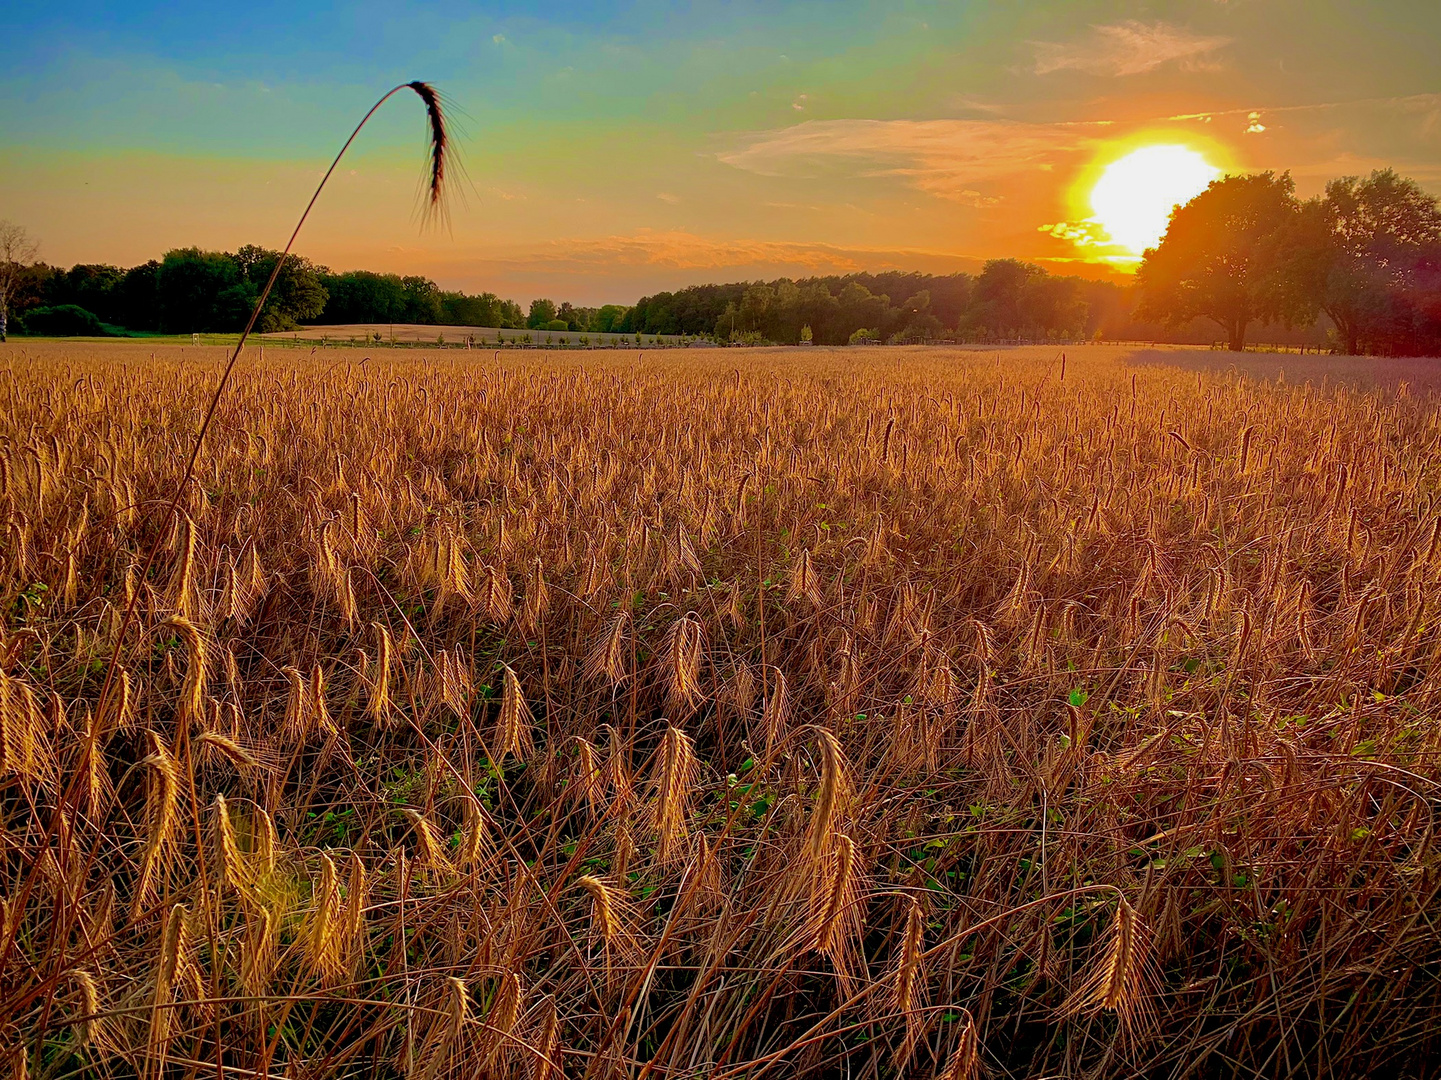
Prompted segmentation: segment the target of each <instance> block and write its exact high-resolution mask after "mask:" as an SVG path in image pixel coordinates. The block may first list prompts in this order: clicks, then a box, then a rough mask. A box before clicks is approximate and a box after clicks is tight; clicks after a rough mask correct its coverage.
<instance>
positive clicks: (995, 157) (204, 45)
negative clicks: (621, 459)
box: [0, 0, 1441, 302]
mask: <svg viewBox="0 0 1441 1080" xmlns="http://www.w3.org/2000/svg"><path fill="white" fill-rule="evenodd" d="M0 39H3V40H5V41H6V43H7V47H6V53H7V67H6V69H5V71H4V73H3V74H0V217H8V218H11V219H14V220H17V221H20V222H21V223H22V224H25V225H26V226H27V228H29V229H30V230H31V232H32V233H34V234H35V235H36V236H37V237H38V238H39V239H40V241H41V244H42V254H43V256H44V257H46V258H48V259H49V260H51V261H54V262H57V263H67V264H68V263H70V262H76V261H110V262H117V263H122V264H124V263H133V262H137V261H141V260H143V259H145V258H149V257H153V256H155V255H158V254H160V253H161V252H163V251H164V250H166V249H167V248H169V247H174V246H180V245H186V244H201V245H204V246H210V247H220V248H225V247H229V248H233V247H235V246H238V245H239V244H242V243H247V242H259V243H268V244H275V243H279V242H282V241H283V235H284V234H285V233H286V232H287V231H288V225H289V223H290V221H291V220H292V219H293V217H294V214H295V213H296V212H297V210H298V208H299V206H301V205H303V203H304V200H305V198H306V197H307V195H308V191H307V189H308V188H309V187H310V186H311V185H313V183H314V181H315V179H316V178H317V177H318V175H319V173H320V172H322V171H323V169H324V167H325V164H326V163H327V161H328V158H329V156H330V155H331V154H332V153H333V152H334V148H336V147H337V146H338V145H339V143H340V142H341V141H342V140H343V138H344V136H345V134H346V133H347V132H348V130H349V128H350V126H352V125H353V123H354V121H355V119H357V118H358V117H359V115H361V114H363V113H364V111H365V109H366V108H368V107H369V105H370V103H371V102H372V101H373V100H374V99H375V98H376V97H377V96H379V94H380V93H381V92H383V91H384V90H385V89H387V88H388V87H389V86H391V85H394V84H395V83H396V82H401V81H406V80H409V79H413V78H423V79H427V80H429V81H432V82H434V83H435V84H437V85H438V86H439V87H440V88H441V89H442V90H443V91H444V92H445V93H446V94H447V95H448V97H449V99H450V100H451V102H452V105H453V109H454V115H455V119H456V121H457V124H458V127H459V129H460V130H461V137H460V138H459V139H458V141H457V144H458V147H459V149H460V151H461V153H462V155H463V159H464V162H465V166H466V172H467V177H468V183H467V184H466V185H465V187H464V190H462V191H460V192H459V194H460V196H461V198H459V199H458V200H457V203H456V206H455V209H454V213H453V215H452V225H451V229H450V230H449V231H441V232H438V233H437V232H430V233H427V232H422V231H419V230H418V229H417V227H416V223H415V219H414V214H413V197H414V193H415V185H416V177H417V175H418V172H419V168H420V147H421V136H422V124H421V116H420V113H419V110H418V109H417V108H416V107H415V103H414V102H413V101H399V100H397V101H395V102H393V103H391V105H389V106H388V107H387V109H386V110H385V112H383V113H382V114H381V115H380V116H379V117H378V118H377V123H376V124H375V125H374V126H373V128H372V129H368V130H367V132H366V133H365V135H364V136H363V137H362V140H361V142H360V144H359V145H358V146H357V148H356V149H357V151H358V153H356V155H355V156H354V158H352V159H350V160H349V161H348V162H347V165H346V168H345V169H344V170H343V171H342V175H341V176H340V177H338V178H337V180H338V183H337V184H336V187H335V190H334V191H327V194H326V198H325V200H324V202H323V203H322V208H321V212H320V213H319V214H318V216H317V218H316V220H315V221H314V222H313V223H312V225H311V226H310V230H309V231H307V233H306V234H303V236H302V240H301V243H300V245H299V246H300V248H301V249H302V251H303V252H304V253H306V254H309V255H311V256H312V257H315V258H317V259H319V260H321V261H324V262H327V263H329V264H331V265H335V266H352V265H355V266H362V265H363V266H371V267H375V268H377V269H395V270H399V271H404V272H422V273H429V274H431V275H432V276H434V277H436V278H437V279H439V280H441V281H442V282H444V283H446V284H447V285H452V286H461V287H466V288H471V289H481V288H490V289H494V290H496V291H499V292H502V293H504V294H507V295H514V296H517V297H518V298H520V299H526V298H528V297H529V296H533V295H536V294H538V293H548V294H552V295H557V296H560V295H564V296H567V297H570V298H572V299H575V300H577V301H581V302H599V301H606V300H619V301H626V300H631V299H634V298H635V296H636V295H639V293H640V292H643V291H650V290H653V289H655V288H660V287H673V286H676V285H680V284H684V283H686V282H689V281H694V280H719V279H735V278H741V277H758V276H774V275H777V274H787V275H791V276H800V275H802V274H805V273H810V272H827V271H832V270H845V269H853V268H857V267H866V268H881V267H885V266H914V267H916V268H919V269H927V270H948V269H968V268H973V267H974V266H975V265H977V264H978V262H979V261H980V260H982V259H984V258H987V257H992V256H997V255H1018V256H1022V257H1027V258H1033V259H1036V260H1039V261H1042V262H1046V263H1047V264H1048V265H1052V266H1053V268H1057V269H1061V268H1071V269H1080V270H1083V271H1086V272H1103V271H1102V268H1103V266H1104V265H1105V264H1104V263H1098V262H1094V261H1092V260H1091V259H1090V253H1089V252H1087V251H1083V250H1080V249H1076V248H1074V247H1073V246H1071V245H1069V244H1067V243H1066V242H1065V241H1063V240H1060V239H1057V238H1056V236H1054V235H1052V234H1051V233H1047V232H1042V231H1041V226H1044V225H1050V224H1053V223H1055V222H1059V221H1062V220H1074V219H1076V218H1077V217H1078V216H1080V217H1084V214H1085V213H1086V209H1085V206H1084V205H1083V204H1084V194H1085V192H1084V190H1083V188H1084V184H1085V178H1086V176H1087V175H1089V173H1090V172H1092V171H1094V170H1095V169H1096V168H1097V167H1098V165H1100V164H1103V163H1104V162H1105V161H1106V160H1107V159H1108V157H1114V156H1115V155H1116V154H1118V153H1120V152H1121V151H1122V150H1124V149H1125V148H1126V147H1128V146H1131V145H1134V144H1135V143H1137V142H1138V141H1139V142H1144V141H1146V140H1148V139H1150V140H1156V139H1165V140H1168V141H1177V140H1179V141H1184V142H1186V143H1187V144H1188V145H1194V146H1196V147H1197V148H1198V149H1200V150H1202V151H1204V152H1205V153H1207V154H1208V155H1210V156H1211V157H1212V159H1213V160H1215V161H1216V162H1217V164H1218V165H1221V166H1223V167H1226V168H1233V169H1257V168H1274V169H1288V168H1289V169H1291V170H1293V171H1294V173H1295V175H1296V176H1297V180H1298V184H1299V185H1300V187H1301V188H1302V190H1303V191H1308V190H1316V189H1318V188H1319V186H1320V185H1321V184H1322V183H1323V182H1324V180H1325V179H1326V178H1327V177H1329V176H1334V175H1338V174H1341V173H1354V172H1363V171H1366V170H1368V169H1370V168H1373V167H1379V166H1382V165H1395V166H1396V167H1397V168H1399V169H1401V170H1402V171H1403V172H1406V173H1408V174H1409V175H1413V176H1415V177H1417V178H1418V179H1419V180H1421V181H1422V182H1423V183H1426V184H1428V185H1430V186H1431V187H1432V188H1433V189H1435V188H1436V187H1437V185H1438V184H1441V120H1438V115H1441V98H1438V91H1441V85H1438V82H1441V80H1438V78H1437V76H1436V71H1437V68H1436V64H1435V60H1434V57H1435V55H1436V52H1437V48H1438V46H1441V5H1420V4H1407V3H1399V2H1395V0H1390V2H1382V3H1369V4H1362V3H1336V2H1325V0H1322V2H1317V3H1302V2H1299V0H1229V2H1218V0H1190V2H1182V0H1174V2H1168V3H1124V2H1120V0H1107V2H1076V3H1055V2H1052V3H1036V4H1027V5H998V4H983V3H964V2H963V3H944V4H942V3H898V4H863V3H847V2H836V3H815V2H812V3H788V2H783V0H782V2H772V3H715V2H713V3H705V4H701V3H695V4H667V3H654V2H652V3H620V2H613V3H601V2H591V3H572V4H549V5H531V4H519V3H486V4H463V3H438V4H434V3H433V4H417V3H398V2H391V3H386V4H379V3H364V4H328V5H302V4H280V3H273V2H269V0H261V2H252V3H247V4H244V5H217V4H205V3H201V4H187V5H183V6H182V5H164V6H162V5H155V4H146V3H135V4H126V5H119V4H98V3H79V4H39V3H33V2H30V0H24V2H20V3H16V2H14V0H12V2H11V3H10V4H8V5H6V6H5V8H4V9H3V11H0ZM1252 112H1256V113H1257V114H1258V117H1259V120H1254V121H1253V120H1252V118H1251V117H1250V114H1251V113H1252ZM1178 116H1189V117H1193V118H1192V119H1187V120H1176V119H1173V118H1174V117H1178ZM1257 127H1260V128H1263V129H1264V130H1261V131H1257V130H1254V129H1255V128H1257ZM1076 259H1080V260H1082V261H1081V262H1074V261H1072V260H1076ZM1048 260H1050V261H1049V262H1048Z"/></svg>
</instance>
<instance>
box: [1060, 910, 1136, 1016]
mask: <svg viewBox="0 0 1441 1080" xmlns="http://www.w3.org/2000/svg"><path fill="white" fill-rule="evenodd" d="M1153 965H1154V961H1153V960H1152V958H1151V933H1150V929H1149V928H1148V927H1147V926H1146V925H1145V923H1143V922H1142V921H1141V917H1140V915H1138V914H1137V913H1136V909H1135V908H1133V907H1132V906H1131V905H1130V903H1129V902H1128V901H1127V900H1126V898H1125V897H1124V896H1119V897H1117V903H1116V914H1115V917H1114V918H1113V919H1112V920H1111V925H1110V927H1109V929H1108V930H1107V935H1106V947H1105V950H1104V951H1103V952H1102V954H1101V956H1100V958H1099V960H1098V961H1097V962H1096V964H1095V965H1094V966H1093V967H1092V968H1091V970H1090V971H1089V972H1088V973H1087V974H1086V975H1084V976H1083V977H1082V979H1081V981H1080V983H1079V984H1078V985H1077V986H1076V988H1075V989H1074V990H1072V991H1071V993H1070V995H1069V996H1068V997H1067V998H1066V1000H1065V1002H1064V1003H1063V1004H1062V1006H1061V1015H1062V1016H1076V1015H1083V1014H1089V1013H1093V1012H1097V1011H1100V1010H1105V1011H1107V1012H1112V1013H1115V1014H1116V1018H1117V1019H1118V1020H1119V1021H1120V1023H1121V1026H1122V1028H1123V1029H1125V1030H1126V1031H1128V1032H1130V1033H1133V1034H1134V1033H1135V1031H1136V1029H1137V1026H1138V1024H1139V1023H1140V1021H1142V1020H1143V1019H1145V1018H1146V1017H1147V1016H1148V1015H1149V1013H1150V1012H1151V1011H1152V1010H1153V1008H1154V1004H1153V1000H1152V999H1153V996H1154V993H1155V984H1156V976H1155V973H1154V967H1153Z"/></svg>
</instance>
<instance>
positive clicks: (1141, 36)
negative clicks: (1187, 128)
mask: <svg viewBox="0 0 1441 1080" xmlns="http://www.w3.org/2000/svg"><path fill="white" fill-rule="evenodd" d="M1230 43H1231V39H1230V38H1226V37H1215V36H1211V37H1207V36H1204V35H1201V34H1195V33H1192V32H1191V31H1190V30H1186V29H1184V28H1183V27H1179V26H1171V25H1170V24H1168V23H1163V22H1156V23H1143V22H1139V21H1137V20H1135V19H1127V20H1125V21H1124V22H1119V23H1116V24H1114V25H1112V26H1093V27H1091V32H1090V33H1089V34H1087V35H1086V36H1085V37H1083V38H1080V39H1078V40H1076V41H1069V42H1052V41H1036V42H1032V45H1033V46H1034V47H1035V50H1036V66H1035V71H1036V74H1037V75H1049V74H1050V73H1051V72H1053V71H1084V72H1086V73H1088V74H1091V75H1141V74H1144V73H1145V72H1148V71H1154V70H1155V69H1156V68H1159V67H1162V66H1164V65H1166V64H1171V63H1178V64H1180V65H1181V66H1182V67H1185V68H1190V69H1197V68H1207V67H1214V66H1216V60H1215V57H1214V54H1215V53H1216V52H1217V51H1219V50H1220V49H1223V48H1225V47H1226V46H1227V45H1229V44H1230Z"/></svg>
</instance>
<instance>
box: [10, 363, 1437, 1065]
mask: <svg viewBox="0 0 1441 1080" xmlns="http://www.w3.org/2000/svg"><path fill="white" fill-rule="evenodd" d="M1065 353H1066V357H1065V360H1064V362H1063V361H1062V350H1061V349H1060V348H1054V349H1053V348H1031V349H1010V350H1002V351H997V350H985V351H969V350H964V349H942V348H918V349H897V348H886V349H861V348H852V349H835V350H830V349H822V348H815V349H808V350H684V351H681V350H676V351H646V352H644V353H642V354H640V355H637V352H636V351H635V350H630V351H626V352H615V353H608V352H591V353H577V352H570V353H563V352H551V353H547V352H542V351H530V352H502V353H500V354H499V355H498V356H493V355H492V354H491V353H489V352H488V351H487V352H476V351H464V350H459V351H457V350H448V351H439V350H436V351H423V350H418V349H409V350H399V351H396V352H390V351H388V350H385V349H376V350H374V351H373V352H367V351H366V350H363V349H355V348H350V349H317V350H314V351H309V352H307V351H298V350H294V349H286V350H280V349H272V350H267V351H266V355H265V357H264V358H263V359H261V358H260V356H259V351H258V350H257V349H247V351H246V353H245V355H244V356H243V357H242V359H241V361H240V363H239V365H238V367H237V369H236V372H235V376H234V379H233V382H232V383H231V385H230V386H229V388H228V389H227V391H226V393H225V396H224V397H223V399H222V400H221V402H220V404H219V408H218V411H217V413H216V417H215V422H214V425H213V427H212V428H211V431H210V434H209V436H208V438H207V440H206V442H205V444H204V446H203V448H202V450H201V452H200V456H199V459H198V462H197V467H196V473H195V481H194V482H193V483H192V484H191V486H190V487H189V488H188V489H187V490H186V491H185V492H184V495H183V497H182V499H181V501H180V505H181V508H182V510H183V513H182V514H181V515H180V516H178V517H177V518H175V519H174V520H167V518H166V516H165V513H164V511H165V508H166V506H167V505H168V501H169V499H170V498H171V497H172V496H173V495H174V493H175V490H176V485H177V483H178V481H179V479H180V478H181V476H182V475H183V473H184V471H185V467H186V462H187V460H188V457H189V454H190V452H191V447H192V444H193V439H194V434H195V432H196V430H197V428H198V427H199V424H200V419H201V416H202V414H203V411H204V408H205V406H206V404H207V403H208V399H209V394H210V393H211V392H212V390H213V388H214V386H215V380H216V378H217V377H218V374H219V371H220V369H221V368H222V367H223V363H224V359H225V353H224V350H223V349H220V348H194V347H186V348H179V347H175V346H169V345H160V346H156V345H152V344H147V343H143V342H141V343H118V342H117V343H114V344H102V343H85V344H73V343H72V344H65V343H61V342H50V343H28V344H27V343H24V342H17V343H12V344H10V345H9V346H4V347H0V403H3V409H0V537H3V539H0V601H3V607H0V611H3V623H0V630H3V636H0V811H3V818H0V843H3V846H4V849H3V856H0V1020H3V1023H4V1027H3V1039H0V1045H3V1046H4V1047H6V1053H8V1054H9V1055H10V1057H11V1060H10V1067H11V1068H12V1069H13V1070H15V1071H16V1074H17V1075H28V1076H30V1077H43V1078H47V1080H49V1078H59V1077H70V1076H80V1075H85V1076H117V1077H131V1076H138V1077H146V1078H159V1077H162V1076H169V1077H181V1076H183V1077H195V1076H212V1075H216V1076H218V1075H220V1074H221V1073H223V1074H224V1075H226V1076H231V1077H244V1078H251V1077H259V1076H276V1077H279V1076H285V1077H292V1078H296V1080H299V1078H309V1077H316V1078H318V1077H332V1076H367V1077H405V1078H407V1080H439V1078H441V1077H450V1076H455V1077H462V1076H463V1077H468V1078H469V1077H482V1078H483V1077H497V1078H500V1077H520V1076H527V1077H534V1078H537V1080H539V1078H543V1077H552V1078H558V1077H561V1076H569V1077H581V1076H585V1077H594V1078H601V1077H604V1078H620V1077H627V1078H631V1080H642V1078H653V1080H663V1078H677V1077H695V1078H701V1077H705V1078H724V1080H741V1078H745V1080H758V1078H760V1077H774V1078H782V1077H790V1078H821V1077H841V1076H844V1077H849V1078H856V1080H863V1078H871V1080H886V1078H893V1077H894V1078H899V1077H911V1076H915V1077H931V1076H944V1077H947V1078H950V1080H960V1078H973V1077H979V1076H991V1077H1023V1076H1029V1077H1039V1076H1068V1077H1081V1076H1106V1077H1110V1076H1137V1077H1140V1076H1146V1077H1155V1076H1189V1077H1248V1076H1268V1077H1269V1076H1298V1077H1299V1076H1320V1075H1330V1076H1350V1075H1361V1074H1364V1073H1367V1072H1368V1071H1369V1072H1374V1073H1377V1074H1387V1075H1399V1076H1415V1077H1420V1076H1424V1075H1428V1074H1430V1073H1431V1071H1432V1069H1433V1068H1434V1065H1435V1062H1436V1060H1437V1057H1438V1054H1441V1039H1438V1035H1441V985H1438V976H1441V936H1438V933H1437V928H1436V921H1437V919H1438V917H1441V900H1438V889H1441V856H1438V852H1437V849H1436V823H1435V811H1436V808H1437V805H1438V781H1441V768H1438V751H1441V726H1438V723H1437V720H1436V710H1437V708H1438V706H1441V590H1438V588H1437V583H1438V577H1441V501H1438V498H1437V490H1438V482H1441V456H1438V453H1437V450H1438V446H1441V413H1438V410H1437V407H1436V402H1435V399H1434V398H1433V397H1432V396H1431V393H1432V391H1431V385H1432V384H1434V383H1435V382H1436V377H1435V376H1433V375H1431V374H1430V367H1429V366H1428V364H1427V363H1425V362H1413V363H1407V364H1404V365H1403V364H1400V363H1399V362H1398V363H1395V364H1392V365H1391V366H1389V367H1386V366H1384V365H1385V364H1387V362H1384V361H1363V360H1354V359H1353V360H1345V361H1342V360H1332V359H1330V358H1314V357H1306V358H1302V357H1290V356H1276V357H1256V358H1252V357H1241V356H1238V355H1235V354H1220V353H1209V352H1196V351H1162V352H1140V351H1136V350H1128V349H1122V348H1114V347H1102V346H1084V347H1076V348H1068V349H1066V350H1065ZM1378 364H1380V365H1383V366H1381V367H1378V366H1377V365H1378ZM157 542H158V544H159V555H158V557H157V559H156V560H155V563H154V566H153V569H152V571H151V573H150V574H149V576H148V577H145V576H142V574H141V573H140V570H139V568H140V566H141V564H142V563H143V560H144V558H145V555H146V553H147V551H148V550H149V549H150V547H151V545H152V544H154V543H157ZM132 605H133V610H134V612H135V624H134V627H133V628H132V629H131V630H130V631H129V632H128V634H127V635H126V636H125V638H124V639H123V640H122V641H121V643H120V647H119V650H118V656H115V655H114V654H115V652H116V648H115V643H116V638H117V633H118V630H119V627H120V625H121V622H122V620H123V618H124V613H125V611H126V609H127V607H130V606H132ZM112 658H113V660H114V667H113V668H112V667H111V664H112ZM107 687H108V689H107Z"/></svg>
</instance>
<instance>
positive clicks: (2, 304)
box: [0, 221, 40, 341]
mask: <svg viewBox="0 0 1441 1080" xmlns="http://www.w3.org/2000/svg"><path fill="white" fill-rule="evenodd" d="M39 251H40V245H39V244H37V243H36V242H35V241H34V240H33V239H31V237H30V234H29V233H27V232H26V231H25V227H24V226H23V225H16V224H15V223H14V222H13V221H0V341H4V340H5V331H6V324H7V323H8V322H9V318H10V301H11V300H12V299H13V298H14V297H15V295H16V293H17V292H18V290H19V289H20V286H21V284H22V282H23V281H24V278H25V268H26V267H27V266H29V265H30V264H31V263H32V262H34V261H35V256H36V255H37V254H38V253H39Z"/></svg>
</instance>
